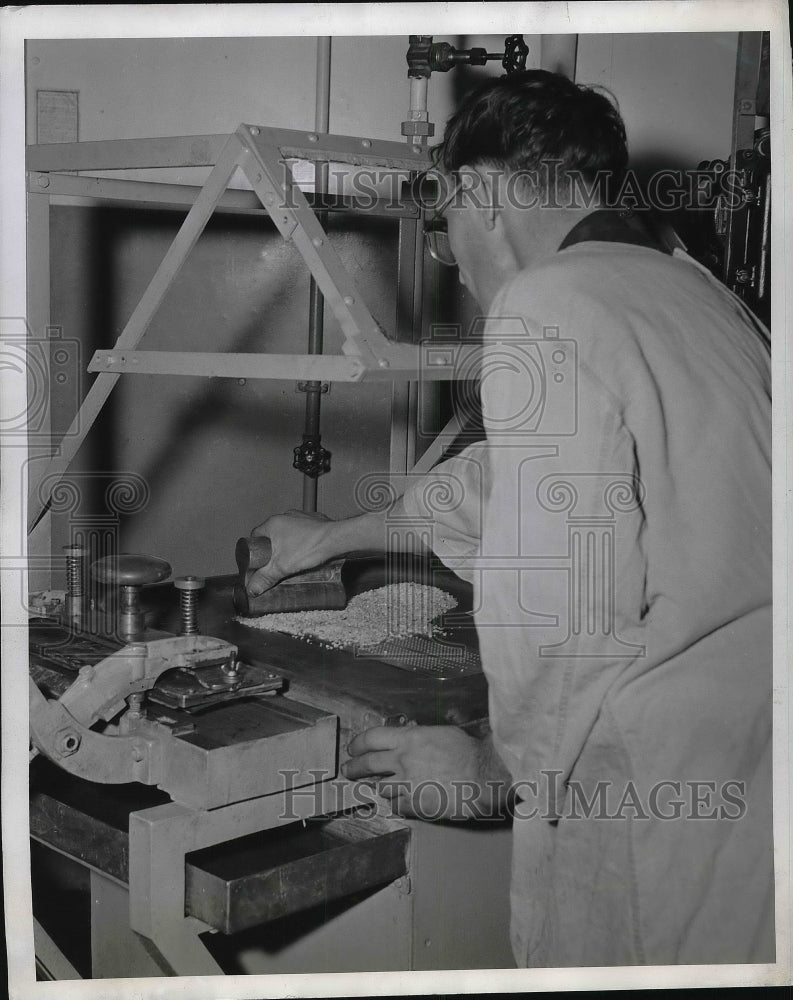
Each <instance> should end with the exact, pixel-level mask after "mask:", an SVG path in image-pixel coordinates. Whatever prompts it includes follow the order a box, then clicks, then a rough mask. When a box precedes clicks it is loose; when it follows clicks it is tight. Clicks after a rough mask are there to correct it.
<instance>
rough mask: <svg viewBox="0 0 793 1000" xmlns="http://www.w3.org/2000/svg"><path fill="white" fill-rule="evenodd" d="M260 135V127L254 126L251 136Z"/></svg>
mask: <svg viewBox="0 0 793 1000" xmlns="http://www.w3.org/2000/svg"><path fill="white" fill-rule="evenodd" d="M258 134H259V129H258V127H257V126H256V125H254V126H253V127H252V128H251V135H258Z"/></svg>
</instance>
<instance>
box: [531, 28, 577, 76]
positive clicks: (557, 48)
mask: <svg viewBox="0 0 793 1000" xmlns="http://www.w3.org/2000/svg"><path fill="white" fill-rule="evenodd" d="M577 57H578V35H543V36H542V41H541V45H540V68H541V69H547V70H548V71H549V72H550V73H561V74H562V75H563V76H566V77H567V78H568V79H570V80H575V73H576V60H577Z"/></svg>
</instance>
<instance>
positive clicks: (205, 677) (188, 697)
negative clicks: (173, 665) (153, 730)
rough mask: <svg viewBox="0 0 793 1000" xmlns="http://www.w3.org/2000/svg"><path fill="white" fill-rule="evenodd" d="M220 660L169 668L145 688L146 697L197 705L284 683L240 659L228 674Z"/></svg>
mask: <svg viewBox="0 0 793 1000" xmlns="http://www.w3.org/2000/svg"><path fill="white" fill-rule="evenodd" d="M225 662H226V661H225V660H223V661H222V663H225ZM222 663H221V661H218V662H217V663H214V664H210V665H207V666H201V667H197V668H195V669H190V668H180V669H177V670H169V671H168V673H167V674H163V676H162V677H160V678H159V679H158V681H157V683H156V684H155V685H154V687H153V688H152V689H151V690H150V691H149V692H148V699H149V701H153V702H156V703H157V704H158V705H165V706H166V708H183V709H188V710H189V709H200V708H204V707H206V706H207V705H217V704H220V703H221V702H226V701H235V700H236V699H238V698H247V697H250V696H252V695H257V694H268V693H270V692H274V691H280V690H281V689H282V688H283V686H284V679H283V677H280V676H279V675H278V674H275V673H273V671H272V670H266V669H265V668H264V667H260V666H252V665H251V664H248V663H240V664H238V670H237V676H236V677H230V676H229V674H228V673H226V672H224V670H223V669H222Z"/></svg>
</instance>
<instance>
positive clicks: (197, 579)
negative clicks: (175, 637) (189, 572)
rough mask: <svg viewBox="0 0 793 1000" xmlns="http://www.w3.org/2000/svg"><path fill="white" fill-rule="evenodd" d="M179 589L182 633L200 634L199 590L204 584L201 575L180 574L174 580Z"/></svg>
mask: <svg viewBox="0 0 793 1000" xmlns="http://www.w3.org/2000/svg"><path fill="white" fill-rule="evenodd" d="M173 585H174V587H176V589H177V590H178V591H179V611H180V614H181V629H182V635H197V634H198V591H199V590H201V589H202V588H203V586H204V578H203V577H201V576H180V577H177V579H176V580H174V582H173Z"/></svg>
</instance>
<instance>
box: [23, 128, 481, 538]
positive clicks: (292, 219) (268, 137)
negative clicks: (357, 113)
mask: <svg viewBox="0 0 793 1000" xmlns="http://www.w3.org/2000/svg"><path fill="white" fill-rule="evenodd" d="M288 159H304V160H313V161H328V162H340V163H350V164H355V165H369V166H380V167H385V168H390V169H404V170H409V171H422V170H426V169H427V167H428V166H429V165H430V164H429V160H428V158H427V153H426V149H424V148H423V147H421V146H412V147H411V146H407V145H401V144H399V143H395V142H378V141H377V140H370V139H358V138H355V137H352V136H336V135H318V134H314V133H306V132H297V131H291V130H286V129H272V128H265V127H262V126H255V125H244V124H243V125H240V127H239V128H238V129H237V130H236V132H234V133H232V134H231V135H230V136H229V137H228V140H227V141H226V143H225V145H224V146H223V148H222V150H221V151H220V153H219V155H218V156H217V159H216V161H215V165H214V167H213V168H212V170H211V172H210V174H209V177H208V178H207V180H206V181H205V183H204V185H203V187H202V188H201V190H200V191H199V193H198V195H197V197H196V199H195V202H194V203H193V205H192V207H191V208H190V210H189V212H188V213H187V216H186V217H185V219H184V222H183V223H182V225H181V227H180V229H179V232H178V233H177V234H176V237H175V238H174V241H173V243H172V244H171V246H170V247H169V248H168V250H167V252H166V254H165V256H164V257H163V259H162V261H161V263H160V265H159V267H158V268H157V270H156V272H155V274H154V277H153V278H152V279H151V281H150V283H149V285H148V287H147V289H146V291H145V292H144V294H143V296H142V298H141V299H140V301H139V302H138V304H137V306H136V307H135V309H134V311H133V313H132V315H131V316H130V318H129V320H128V322H127V324H126V326H125V327H124V329H123V331H122V332H121V335H120V336H119V338H118V340H117V341H116V344H115V346H114V347H113V348H112V349H110V350H99V351H96V352H95V354H94V356H93V358H92V359H91V363H90V364H89V366H88V371H90V372H96V373H98V374H97V378H96V379H95V380H94V383H93V385H92V386H91V388H90V389H89V391H88V393H87V395H86V397H85V399H84V401H83V403H82V405H81V406H80V409H79V411H78V413H77V415H76V416H75V418H74V421H73V422H72V425H71V426H70V427H69V429H68V431H67V432H66V434H65V435H64V436H63V439H62V441H61V445H60V449H59V452H58V454H57V455H55V456H54V457H53V458H52V460H51V461H50V463H49V465H48V467H47V469H46V470H45V472H44V476H45V477H48V478H49V479H50V480H51V481H54V482H57V481H58V479H59V478H60V476H61V475H63V473H64V472H65V471H66V469H67V468H68V467H69V465H70V463H71V461H72V459H73V458H74V456H75V455H76V454H77V452H78V450H79V449H80V446H81V445H82V442H83V441H84V440H85V437H86V435H87V434H88V432H89V430H90V429H91V427H92V426H93V424H94V421H95V420H96V418H97V416H98V415H99V413H100V411H101V409H102V407H103V406H104V404H105V402H106V400H107V398H108V396H109V395H110V393H111V392H112V390H113V387H114V386H115V384H116V382H117V381H118V379H119V376H120V375H121V374H123V373H134V374H141V375H143V374H160V375H197V376H206V377H229V378H231V377H246V378H266V379H293V380H298V379H307V380H318V381H345V382H357V381H364V380H371V379H377V380H381V381H383V380H385V381H389V382H391V381H405V380H411V379H417V378H418V377H419V375H421V377H422V378H430V379H432V380H433V381H439V380H447V379H454V378H455V377H459V375H458V374H456V371H455V368H456V366H457V365H459V363H460V360H461V359H460V352H461V351H464V350H465V348H464V347H462V345H460V344H456V345H451V344H450V345H448V346H445V349H436V350H434V351H432V352H431V353H430V356H429V357H423V352H422V348H421V347H420V346H417V345H414V344H400V343H397V342H395V341H393V340H389V339H388V337H386V335H385V333H384V332H383V330H382V328H381V327H380V325H379V324H378V323H377V321H376V320H375V319H374V317H373V316H372V314H371V313H370V312H369V310H368V309H367V307H366V305H365V303H364V301H363V298H362V297H361V295H360V292H359V291H358V289H357V287H356V285H355V282H354V281H353V279H352V277H351V276H350V275H349V274H348V272H347V270H346V269H345V267H344V265H343V263H342V261H341V259H340V258H339V256H338V254H337V253H336V251H335V250H334V249H333V247H332V245H331V244H330V241H329V240H328V238H327V234H326V233H325V230H324V229H323V227H322V225H321V224H320V222H319V220H318V219H317V217H316V215H315V214H314V210H313V209H312V208H311V206H310V205H309V203H308V200H307V199H306V197H305V195H304V194H303V192H302V191H301V190H300V188H299V187H298V185H297V184H296V183H295V181H294V178H293V176H292V171H291V168H290V167H289V165H288V163H287V160H288ZM237 168H239V169H241V170H242V171H243V173H244V174H245V176H246V177H247V179H248V181H249V182H250V184H251V186H252V188H253V190H254V191H255V193H256V195H257V197H258V199H259V201H260V202H261V204H262V207H263V208H264V209H265V211H266V212H267V213H268V215H269V216H270V218H271V219H272V220H273V222H274V223H275V225H276V227H277V228H278V230H279V232H280V233H281V235H282V236H283V237H284V239H285V240H291V242H293V243H294V244H295V246H296V248H297V249H298V250H299V252H300V254H301V256H302V257H303V259H304V260H305V262H306V264H307V266H308V268H309V270H310V271H311V274H312V275H313V277H314V280H315V281H316V283H317V286H318V287H319V289H320V291H321V292H322V294H323V296H324V298H325V302H326V303H327V305H328V306H329V308H330V309H331V310H332V311H333V314H334V316H335V317H336V319H337V321H338V323H339V325H340V327H341V330H342V333H343V334H344V338H345V339H344V343H343V345H342V351H343V354H341V355H305V354H296V355H291V354H266V353H265V354H227V353H226V354H223V353H202V352H189V351H188V352H180V351H177V352H173V351H138V350H137V346H138V344H139V343H140V341H141V339H142V337H143V336H144V334H145V333H146V330H147V329H148V328H149V326H150V324H151V322H152V320H153V318H154V316H155V315H156V313H157V310H158V309H159V307H160V305H161V303H162V301H163V299H164V298H165V295H166V294H167V292H168V290H169V288H170V287H171V285H172V283H173V282H174V280H175V279H176V277H177V275H178V274H179V272H180V271H181V269H182V267H183V265H184V263H185V261H186V260H187V257H188V256H189V254H190V251H191V250H192V249H193V247H194V246H195V244H196V242H197V241H198V238H199V236H200V235H201V233H202V232H203V231H204V228H205V227H206V224H207V222H208V221H209V219H210V218H211V216H212V213H213V212H214V210H215V208H216V207H217V205H218V203H219V201H220V199H221V198H222V196H223V194H224V192H225V191H226V188H227V187H228V184H229V182H230V181H231V178H232V176H233V174H234V172H235V170H236V169H237ZM438 346H439V348H440V347H441V346H444V345H438ZM425 353H426V352H425ZM463 368H465V365H463ZM457 371H458V372H459V368H458V369H457ZM53 477H54V478H53ZM41 481H42V482H43V481H44V477H42V480H41ZM40 515H41V510H37V511H35V516H34V517H33V519H32V520H31V526H34V525H35V524H36V523H37V522H38V520H39V517H40ZM31 530H32V527H31Z"/></svg>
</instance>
